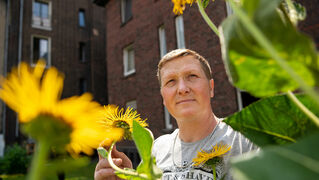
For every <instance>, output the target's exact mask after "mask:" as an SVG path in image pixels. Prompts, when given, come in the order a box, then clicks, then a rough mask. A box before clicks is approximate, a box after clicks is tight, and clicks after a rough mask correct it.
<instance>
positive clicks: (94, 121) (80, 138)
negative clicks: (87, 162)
mask: <svg viewBox="0 0 319 180" xmlns="http://www.w3.org/2000/svg"><path fill="white" fill-rule="evenodd" d="M63 80H64V77H63V75H62V74H61V73H59V72H58V70H57V69H56V68H54V67H51V68H49V69H47V70H46V71H45V63H44V62H43V61H39V62H38V63H37V64H36V66H35V67H34V68H31V67H30V66H28V65H27V64H26V63H24V62H22V63H21V64H20V65H19V67H18V68H14V69H13V70H12V72H11V73H10V74H9V75H8V77H7V78H6V79H4V78H2V79H1V86H2V87H1V89H0V98H1V99H2V100H3V101H4V102H5V103H6V104H7V105H8V106H9V107H10V108H11V109H13V110H14V111H16V112H17V113H18V116H19V121H20V122H22V123H29V122H32V121H33V120H35V119H37V117H50V118H51V119H54V120H56V121H57V122H63V123H64V124H66V125H67V126H69V127H70V129H71V134H70V143H69V144H68V145H67V147H66V148H67V150H68V151H69V152H70V153H71V154H78V153H80V152H84V153H86V154H92V153H93V149H95V148H97V147H98V146H99V144H100V143H101V142H102V141H104V142H108V143H109V144H111V143H112V141H114V140H117V139H118V138H119V137H122V134H123V132H122V130H119V129H108V130H105V129H104V128H101V126H100V125H99V123H98V120H99V118H100V113H101V111H103V107H102V106H101V105H100V104H98V103H97V102H94V101H92V96H91V95H90V94H88V93H86V94H83V95H82V96H74V97H70V98H66V99H63V100H60V97H61V93H62V89H63ZM39 131H40V130H39ZM41 133H43V134H45V133H46V132H41ZM57 136H59V135H58V134H57Z"/></svg>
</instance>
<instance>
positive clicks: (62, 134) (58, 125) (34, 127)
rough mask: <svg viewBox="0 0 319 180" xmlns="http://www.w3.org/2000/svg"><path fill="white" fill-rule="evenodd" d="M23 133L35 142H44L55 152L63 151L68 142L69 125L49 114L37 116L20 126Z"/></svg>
mask: <svg viewBox="0 0 319 180" xmlns="http://www.w3.org/2000/svg"><path fill="white" fill-rule="evenodd" d="M22 131H23V133H25V134H27V135H29V136H31V137H32V138H33V139H35V140H36V141H37V142H39V141H42V142H45V143H46V144H47V145H49V146H50V148H53V149H54V151H56V152H57V153H63V152H65V146H66V145H67V144H68V143H69V142H70V133H71V131H72V129H71V127H70V126H69V125H68V124H66V123H64V122H63V121H61V120H59V119H55V118H53V117H50V116H38V117H36V118H35V119H33V120H32V121H30V122H28V123H24V124H23V127H22Z"/></svg>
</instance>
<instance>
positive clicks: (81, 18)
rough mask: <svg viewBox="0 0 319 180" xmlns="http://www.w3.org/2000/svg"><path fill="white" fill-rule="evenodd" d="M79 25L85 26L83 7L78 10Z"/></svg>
mask: <svg viewBox="0 0 319 180" xmlns="http://www.w3.org/2000/svg"><path fill="white" fill-rule="evenodd" d="M79 26H80V27H85V11H84V10H83V9H80V10H79Z"/></svg>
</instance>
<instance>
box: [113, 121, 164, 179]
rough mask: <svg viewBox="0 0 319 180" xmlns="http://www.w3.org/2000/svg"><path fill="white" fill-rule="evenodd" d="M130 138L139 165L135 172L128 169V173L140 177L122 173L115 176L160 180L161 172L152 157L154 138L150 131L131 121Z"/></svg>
mask: <svg viewBox="0 0 319 180" xmlns="http://www.w3.org/2000/svg"><path fill="white" fill-rule="evenodd" d="M132 136H133V140H134V142H135V144H136V147H137V150H138V152H139V155H140V157H141V163H140V164H139V166H138V167H137V169H136V171H135V170H133V169H130V171H132V172H136V173H137V174H139V175H140V177H138V175H127V174H122V173H117V175H118V176H119V177H120V178H123V179H160V177H161V176H162V172H161V171H160V170H159V168H158V167H157V166H156V163H155V159H154V157H152V147H153V141H154V138H153V135H152V133H151V131H150V130H148V129H146V128H143V127H142V126H141V125H140V124H139V123H138V122H136V121H133V133H132ZM127 170H128V169H127Z"/></svg>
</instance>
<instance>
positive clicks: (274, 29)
mask: <svg viewBox="0 0 319 180" xmlns="http://www.w3.org/2000/svg"><path fill="white" fill-rule="evenodd" d="M203 2H206V5H207V2H209V1H207V0H204V1H203ZM228 2H229V4H230V6H231V7H232V9H233V11H234V14H233V15H230V16H229V17H227V18H226V19H225V20H224V21H223V23H222V24H221V26H220V27H219V29H218V31H217V32H216V28H213V27H212V29H213V30H214V29H215V31H214V32H216V34H217V35H218V36H219V37H220V39H221V47H222V55H223V60H224V64H225V68H226V70H227V73H228V76H229V79H230V80H231V82H232V83H233V85H234V86H236V87H238V88H240V89H242V90H245V91H247V92H249V93H250V94H252V95H254V96H256V97H259V98H261V100H259V101H258V102H256V103H253V104H251V105H249V106H248V107H246V108H245V109H243V110H242V111H240V112H237V113H235V114H234V115H232V116H230V117H228V118H227V119H226V120H225V122H226V123H227V124H229V125H230V126H232V127H233V128H234V129H235V130H237V131H240V132H241V133H243V134H244V135H245V136H246V137H248V138H249V139H250V140H252V141H253V142H254V143H255V144H257V145H259V146H260V147H261V151H260V152H259V153H257V154H251V155H250V156H245V157H238V158H236V159H234V160H233V161H232V162H233V169H234V173H235V174H234V177H236V179H272V180H274V179H316V178H317V177H318V175H319V168H318V167H319V152H318V151H317V150H316V149H317V148H318V147H319V144H318V138H319V134H318V131H319V118H318V116H319V93H318V91H317V90H316V89H315V88H314V87H318V82H319V78H318V77H319V58H318V52H317V51H316V49H315V46H314V43H313V41H312V40H311V39H310V38H309V37H308V36H306V35H304V34H302V33H301V32H299V31H298V28H297V24H298V21H299V20H303V19H304V17H305V8H304V7H302V6H301V5H300V4H298V3H296V2H294V1H291V0H285V1H283V0H254V1H248V0H240V1H236V2H234V0H229V1H228ZM197 3H198V6H199V9H200V11H201V13H202V14H204V15H205V14H206V13H205V11H203V5H202V0H198V1H197ZM204 15H203V16H204ZM204 17H205V16H204ZM205 20H206V21H207V22H211V21H210V20H209V19H208V20H207V18H206V19H205ZM295 90H298V91H299V92H301V94H297V95H296V94H294V93H293V91H295Z"/></svg>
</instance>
